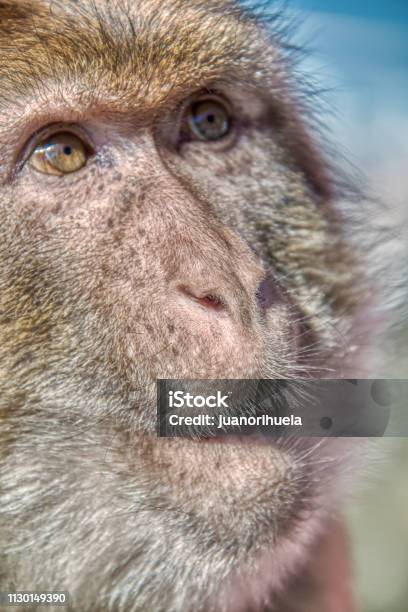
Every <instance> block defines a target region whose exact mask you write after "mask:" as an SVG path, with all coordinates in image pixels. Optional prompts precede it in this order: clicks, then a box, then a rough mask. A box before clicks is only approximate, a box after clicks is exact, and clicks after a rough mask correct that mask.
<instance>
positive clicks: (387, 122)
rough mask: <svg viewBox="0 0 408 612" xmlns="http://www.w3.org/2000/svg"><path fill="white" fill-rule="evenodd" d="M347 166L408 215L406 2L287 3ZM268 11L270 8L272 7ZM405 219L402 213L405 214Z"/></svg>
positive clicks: (330, 0)
mask: <svg viewBox="0 0 408 612" xmlns="http://www.w3.org/2000/svg"><path fill="white" fill-rule="evenodd" d="M288 5H289V7H290V8H291V9H294V10H295V12H296V13H298V14H299V16H300V18H301V22H302V25H301V27H300V30H299V32H298V33H297V39H298V42H306V44H307V47H308V48H311V50H312V56H311V58H310V59H308V60H307V62H306V63H305V65H304V68H305V70H306V71H310V72H311V74H312V75H313V76H314V77H317V78H318V80H319V82H320V83H321V84H322V85H323V86H327V87H329V88H331V91H330V94H328V96H327V99H328V101H329V105H330V106H331V107H332V109H333V112H332V113H329V115H328V117H327V122H328V124H329V125H330V127H331V129H332V130H333V132H334V138H335V140H336V142H338V143H339V144H340V145H341V147H343V149H342V150H343V152H344V153H345V155H346V156H347V157H348V159H349V160H350V161H351V162H352V163H354V164H355V165H357V166H358V167H360V168H361V169H362V170H363V171H365V172H366V173H367V175H368V179H369V180H370V179H371V178H372V179H373V181H374V183H375V185H376V187H374V188H378V189H379V190H382V192H383V193H384V195H386V196H388V195H390V196H391V197H392V198H395V200H396V201H398V202H400V203H401V204H405V209H406V210H408V0H405V1H397V0H388V1H387V2H385V1H384V0H382V1H381V0H371V1H367V0H354V1H352V0H326V1H323V0H288ZM271 6H273V2H271ZM407 219H408V214H407Z"/></svg>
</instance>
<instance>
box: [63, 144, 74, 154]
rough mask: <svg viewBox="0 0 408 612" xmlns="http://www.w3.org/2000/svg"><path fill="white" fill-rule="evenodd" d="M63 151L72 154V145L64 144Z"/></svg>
mask: <svg viewBox="0 0 408 612" xmlns="http://www.w3.org/2000/svg"><path fill="white" fill-rule="evenodd" d="M64 153H65V155H71V154H72V147H70V146H69V145H66V146H65V147H64Z"/></svg>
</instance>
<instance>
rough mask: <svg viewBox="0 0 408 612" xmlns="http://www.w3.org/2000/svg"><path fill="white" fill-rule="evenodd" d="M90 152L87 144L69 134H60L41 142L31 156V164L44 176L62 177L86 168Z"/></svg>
mask: <svg viewBox="0 0 408 612" xmlns="http://www.w3.org/2000/svg"><path fill="white" fill-rule="evenodd" d="M87 159H88V152H87V149H86V146H85V144H84V143H83V142H82V140H80V138H78V136H75V135H74V134H70V133H69V132H59V133H57V134H54V135H52V136H48V137H47V138H46V139H45V140H43V141H42V142H40V143H39V144H38V145H37V146H36V147H35V149H34V151H33V153H32V154H31V158H30V164H31V165H32V167H33V168H35V170H38V171H39V172H43V173H44V174H54V175H56V176H62V175H64V174H69V173H71V172H76V171H77V170H80V169H81V168H82V167H83V166H85V164H86V162H87Z"/></svg>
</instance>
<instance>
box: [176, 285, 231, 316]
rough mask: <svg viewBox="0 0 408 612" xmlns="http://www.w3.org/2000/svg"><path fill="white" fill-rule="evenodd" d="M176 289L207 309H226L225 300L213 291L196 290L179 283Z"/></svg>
mask: <svg viewBox="0 0 408 612" xmlns="http://www.w3.org/2000/svg"><path fill="white" fill-rule="evenodd" d="M177 289H178V291H179V292H180V293H181V294H183V295H184V296H185V297H187V298H188V299H189V300H191V301H192V302H195V303H196V304H199V305H200V306H203V307H204V308H207V309H208V310H215V311H222V310H226V304H225V300H224V299H223V298H222V297H221V296H220V295H218V294H217V293H215V292H214V291H197V290H195V289H192V288H191V287H187V286H186V285H179V286H178V287H177Z"/></svg>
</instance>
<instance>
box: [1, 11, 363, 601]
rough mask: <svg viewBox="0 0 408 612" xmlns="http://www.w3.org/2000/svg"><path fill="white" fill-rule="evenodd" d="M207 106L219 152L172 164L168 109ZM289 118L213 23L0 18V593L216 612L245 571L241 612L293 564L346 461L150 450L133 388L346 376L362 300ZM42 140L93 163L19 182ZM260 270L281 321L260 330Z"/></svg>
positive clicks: (298, 117)
mask: <svg viewBox="0 0 408 612" xmlns="http://www.w3.org/2000/svg"><path fill="white" fill-rule="evenodd" d="M206 90H215V91H217V92H221V93H224V94H225V96H226V97H228V98H229V99H230V100H231V104H232V106H233V108H234V109H235V111H236V114H237V115H238V116H239V118H240V120H239V132H240V134H239V138H238V140H237V142H235V143H234V144H233V145H231V146H230V147H228V148H226V147H223V146H222V145H221V143H212V144H208V143H189V144H185V145H182V146H181V148H178V147H175V146H173V145H172V142H173V141H172V135H173V131H174V125H175V123H176V120H175V117H177V113H178V112H179V111H178V109H179V108H180V105H182V104H183V103H184V101H185V100H186V98H188V97H189V96H191V95H193V94H195V93H197V92H201V91H206ZM302 105H303V102H302V100H301V97H299V96H298V97H296V95H295V94H294V93H293V84H292V80H291V76H290V73H289V72H288V59H287V57H286V55H285V53H284V50H283V49H282V47H281V46H280V44H279V42H278V40H277V39H272V40H270V39H269V37H268V34H267V30H266V28H265V27H264V26H263V25H262V24H261V23H257V22H256V21H255V20H253V19H252V18H250V17H249V16H248V15H246V14H244V13H240V11H239V10H238V9H237V7H236V5H235V4H232V3H229V2H227V1H223V2H221V1H218V0H212V1H211V2H205V3H204V2H201V1H198V0H197V1H191V0H189V1H187V0H160V2H156V1H154V0H138V1H137V2H125V1H123V2H119V1H118V2H114V3H108V2H104V1H103V0H101V1H98V2H91V1H89V2H88V1H87V0H81V1H80V2H51V3H48V2H40V1H38V2H37V1H36V2H20V1H18V2H17V3H15V2H7V1H6V2H4V1H3V2H0V143H1V147H0V169H1V185H2V187H1V191H0V439H1V441H2V444H1V450H0V454H1V455H0V456H1V461H0V501H1V503H0V536H1V537H0V542H1V543H2V546H1V548H0V553H1V552H3V557H4V560H3V562H2V564H1V568H2V569H1V571H2V572H3V574H4V575H3V578H2V580H1V577H0V585H1V586H2V587H3V588H6V587H7V585H10V584H12V583H13V584H15V585H17V587H18V589H36V590H40V589H52V588H54V589H57V588H65V589H67V590H69V591H70V593H71V598H72V610H78V611H81V612H82V611H84V612H85V611H94V610H95V611H96V610H115V611H116V610H118V611H119V610H120V611H141V610H152V611H154V612H159V611H160V610H167V611H169V610H172V611H174V612H176V611H178V612H180V611H183V612H184V611H190V610H194V611H198V610H231V603H230V600H229V599H228V597H229V596H228V593H230V590H231V585H235V584H236V582H237V581H239V580H241V579H242V576H245V577H249V578H251V577H252V578H253V579H254V583H255V582H256V581H255V578H254V577H255V576H256V573H257V572H256V570H257V569H258V573H261V574H262V575H263V576H264V578H265V579H264V580H261V581H259V582H256V584H257V585H258V586H259V588H258V587H257V589H256V592H255V591H254V589H251V588H250V587H249V586H248V589H246V590H245V593H246V594H245V595H243V599H242V601H241V602H240V604H239V605H240V606H242V610H247V609H248V610H249V609H251V610H252V609H257V610H263V609H266V606H267V605H272V603H271V602H273V594H274V592H275V591H280V590H281V589H282V585H283V584H284V583H285V580H286V579H287V576H288V575H291V574H293V573H294V572H295V570H296V569H297V568H298V567H299V566H300V564H301V563H302V559H304V558H305V555H306V553H307V550H308V547H309V546H311V544H312V543H313V542H314V541H315V539H316V537H317V533H319V532H320V531H321V529H322V525H323V524H324V520H325V517H326V516H327V515H328V514H330V510H331V509H332V507H333V506H334V504H335V502H336V500H337V495H338V492H339V491H341V490H342V489H341V484H339V481H338V479H340V480H341V478H340V477H342V478H343V477H344V474H346V473H347V470H348V467H349V464H348V458H349V456H348V455H347V453H345V446H346V448H348V446H347V445H345V443H344V442H343V443H341V442H340V441H337V442H336V441H334V442H333V443H332V444H331V445H328V444H326V443H323V444H321V445H316V448H313V449H311V450H310V449H309V451H308V452H305V450H304V449H301V448H300V447H299V448H298V447H297V445H296V443H293V442H290V443H288V441H280V443H279V445H278V446H277V447H276V448H269V447H259V448H255V449H254V448H247V449H245V448H240V447H239V446H235V445H231V446H230V447H221V446H219V445H216V444H215V445H213V446H206V445H197V444H194V443H191V442H188V441H182V440H158V439H157V438H156V437H155V435H154V428H155V405H154V399H155V387H154V382H155V380H156V378H159V377H181V378H182V377H185V378H189V377H190V378H192V377H196V378H210V377H215V378H222V377H230V378H240V377H241V378H246V377H274V376H275V377H293V376H296V375H305V374H306V375H313V374H317V373H324V374H325V375H327V376H332V375H336V374H339V369H338V368H339V364H340V363H341V364H342V368H343V370H344V371H345V372H347V367H348V366H350V364H351V362H350V361H348V359H349V357H348V355H349V353H351V352H352V351H353V352H352V354H353V360H354V355H355V354H356V350H355V348H356V343H357V342H358V340H356V335H355V334H356V329H357V326H358V316H359V312H360V310H359V307H360V308H362V307H363V306H364V307H365V306H366V303H367V295H366V289H365V282H364V281H363V278H362V276H361V273H360V271H358V269H357V266H356V263H355V257H354V255H352V254H351V253H352V251H351V248H350V246H349V243H348V229H347V225H346V222H345V220H344V219H343V218H342V215H341V211H339V210H338V209H336V207H335V205H334V202H333V199H334V194H335V188H334V185H333V183H332V181H331V179H330V171H329V169H328V167H327V166H326V165H325V164H324V162H323V161H322V160H321V159H320V155H319V154H318V152H317V147H316V145H315V144H314V143H313V139H312V137H311V135H310V133H309V131H310V130H309V129H308V127H307V125H308V121H307V118H306V117H307V115H306V114H302ZM60 122H61V123H63V124H69V125H71V124H79V125H80V126H82V129H84V130H85V132H86V133H87V134H89V135H90V136H91V140H92V141H93V144H94V148H95V150H96V155H95V157H94V158H93V159H92V160H90V162H89V163H88V165H87V166H86V167H85V168H84V169H82V170H81V171H79V172H78V173H77V174H73V175H70V176H66V177H62V178H60V177H49V176H44V175H41V174H38V173H36V172H35V171H34V170H33V169H31V168H30V167H29V165H28V164H27V163H25V164H24V163H22V162H23V161H24V159H23V158H22V156H21V152H22V151H24V150H25V146H26V144H27V143H28V142H29V140H30V138H31V137H32V135H33V134H35V133H36V132H37V131H38V130H40V129H42V128H43V127H44V126H46V125H49V124H52V123H60ZM266 271H270V272H271V273H272V275H273V277H274V279H275V281H276V283H277V284H278V281H279V283H280V285H281V286H282V291H283V293H284V294H285V295H286V296H287V299H285V300H283V301H277V303H276V304H274V305H273V307H272V308H270V309H269V310H268V313H267V316H266V319H265V318H263V317H262V316H261V313H260V311H259V306H258V304H257V299H256V292H257V289H258V286H259V284H260V282H261V280H262V278H263V277H264V275H265V273H266ZM180 284H183V285H185V286H188V287H192V288H193V289H195V290H197V291H199V290H201V289H204V290H205V291H207V292H211V291H216V292H217V291H218V292H219V293H221V294H222V296H223V297H224V298H225V300H226V303H227V305H228V308H227V313H226V314H225V316H221V317H216V316H214V317H213V316H212V315H209V314H208V313H203V312H202V311H201V310H200V309H199V308H196V307H195V306H194V305H192V304H189V303H188V301H186V300H184V301H183V300H182V299H180V295H179V293H178V289H177V287H178V286H179V285H180ZM294 319H301V320H302V325H303V328H302V329H303V335H301V336H300V339H299V343H300V344H299V346H298V347H297V348H296V349H295V348H294V345H293V341H292V340H293V338H292V336H293V327H294ZM352 336H353V337H352ZM353 364H355V361H353ZM352 450H353V449H350V453H349V454H352ZM338 454H340V455H342V454H343V455H344V454H345V455H346V459H345V460H344V463H343V464H341V465H337V461H335V458H336V457H337V456H338ZM336 476H338V479H337V478H336ZM1 549H2V550H1ZM27 551H29V553H28V552H27ZM261 559H262V560H263V561H262V564H263V565H260V564H261V561H260V560H261ZM249 578H248V580H249ZM252 578H251V579H252ZM245 580H247V578H245ZM235 610H237V611H238V608H237V607H235V609H234V612H235ZM280 612H282V611H280ZM325 612H327V611H325Z"/></svg>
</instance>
